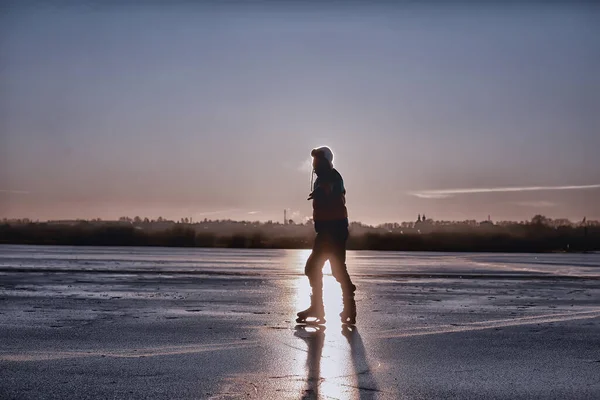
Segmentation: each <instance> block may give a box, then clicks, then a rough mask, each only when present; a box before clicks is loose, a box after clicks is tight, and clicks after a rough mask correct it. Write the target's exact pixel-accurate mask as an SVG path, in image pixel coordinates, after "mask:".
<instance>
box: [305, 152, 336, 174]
mask: <svg viewBox="0 0 600 400" xmlns="http://www.w3.org/2000/svg"><path fill="white" fill-rule="evenodd" d="M310 155H311V156H312V158H313V162H312V166H313V170H314V171H315V173H316V174H317V175H321V174H323V173H326V172H328V171H331V170H332V169H333V152H332V151H331V149H330V148H329V147H327V146H322V147H317V148H316V149H313V150H312V151H311V152H310Z"/></svg>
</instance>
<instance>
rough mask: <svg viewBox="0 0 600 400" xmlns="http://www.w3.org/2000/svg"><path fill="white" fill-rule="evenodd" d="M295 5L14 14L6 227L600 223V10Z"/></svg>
mask: <svg viewBox="0 0 600 400" xmlns="http://www.w3.org/2000/svg"><path fill="white" fill-rule="evenodd" d="M283 3H285V5H282V4H278V3H275V2H262V3H260V4H258V3H256V4H252V5H248V4H247V5H241V4H239V3H238V4H234V3H230V4H229V5H228V6H217V5H215V4H214V3H210V2H205V3H203V5H201V6H200V5H192V4H191V3H190V2H174V3H173V4H170V5H169V6H166V5H162V6H159V5H153V4H150V2H147V3H146V2H139V3H133V2H131V3H127V5H118V6H117V5H111V6H109V5H105V6H103V5H100V3H95V2H89V3H84V5H80V6H61V7H53V6H39V5H38V6H37V7H35V8H33V7H26V6H20V5H19V3H14V4H13V5H11V4H9V3H6V5H4V6H3V8H2V9H1V10H0V51H1V54H2V57H1V58H0V88H1V89H0V217H29V218H33V219H63V218H96V217H101V218H104V219H111V218H118V217H119V216H122V215H129V216H132V217H133V216H135V215H140V216H148V217H151V218H156V217H158V216H163V217H166V218H174V219H179V218H181V217H192V218H193V219H194V220H198V219H203V218H205V217H207V218H213V219H223V218H231V219H249V220H268V219H273V220H280V219H282V217H283V215H282V214H283V209H284V208H287V209H289V210H290V211H289V214H288V215H289V216H290V217H292V218H295V219H296V220H302V219H303V218H304V217H306V216H308V215H310V213H311V209H310V202H308V201H306V195H307V194H308V192H309V182H310V167H309V163H308V160H309V153H310V150H311V149H312V148H313V147H316V146H319V145H323V144H327V145H329V146H331V147H332V149H333V150H334V152H335V154H336V156H335V157H336V158H335V164H336V167H337V168H338V169H339V171H340V172H341V173H342V175H343V176H344V180H345V183H346V187H347V190H348V195H347V202H348V208H349V213H350V218H351V220H353V221H356V220H358V221H363V222H366V223H379V222H386V221H402V220H414V219H415V218H416V216H417V214H418V213H426V214H427V216H430V217H433V218H435V219H454V220H464V219H478V220H481V219H485V218H487V216H488V215H491V217H492V219H494V220H502V219H510V220H521V219H530V218H531V217H532V216H533V215H535V214H538V213H542V214H544V215H547V216H549V217H566V218H570V219H572V220H581V219H582V218H583V217H584V216H587V218H588V219H600V156H599V154H598V153H599V150H600V74H598V71H600V24H598V21H600V6H598V5H597V4H595V3H593V2H559V3H553V4H552V5H541V4H535V3H531V4H529V3H527V4H528V5H527V6H523V5H521V6H503V5H501V3H500V2H498V3H493V4H492V5H485V6H483V5H480V6H476V5H474V4H472V3H470V2H464V3H460V4H461V5H460V6H459V5H456V4H459V3H456V4H455V5H453V6H443V5H442V4H441V3H440V2H431V3H427V2H425V3H421V4H420V5H415V4H410V5H409V4H404V3H402V4H399V5H390V4H389V3H388V4H383V3H367V2H364V3H355V4H354V5H352V6H344V7H342V6H341V3H334V4H329V5H317V4H312V5H307V4H304V5H300V3H291V2H283ZM336 4H337V5H336Z"/></svg>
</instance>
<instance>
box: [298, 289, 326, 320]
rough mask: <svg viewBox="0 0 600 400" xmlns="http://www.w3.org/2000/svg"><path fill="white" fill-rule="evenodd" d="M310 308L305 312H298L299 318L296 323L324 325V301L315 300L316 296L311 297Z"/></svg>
mask: <svg viewBox="0 0 600 400" xmlns="http://www.w3.org/2000/svg"><path fill="white" fill-rule="evenodd" d="M310 303H311V304H310V307H308V308H307V309H306V310H304V311H300V312H298V314H297V315H298V318H296V322H298V323H304V324H316V325H320V324H324V323H325V322H326V321H325V307H324V306H323V301H322V300H318V299H316V300H315V297H314V296H311V301H310Z"/></svg>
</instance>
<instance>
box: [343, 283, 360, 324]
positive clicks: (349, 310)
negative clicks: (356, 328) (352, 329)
mask: <svg viewBox="0 0 600 400" xmlns="http://www.w3.org/2000/svg"><path fill="white" fill-rule="evenodd" d="M354 290H356V286H354V285H352V291H351V292H350V293H347V294H345V295H344V299H343V301H344V309H343V310H342V312H341V313H340V318H341V320H342V324H348V325H354V324H356V301H355V300H354Z"/></svg>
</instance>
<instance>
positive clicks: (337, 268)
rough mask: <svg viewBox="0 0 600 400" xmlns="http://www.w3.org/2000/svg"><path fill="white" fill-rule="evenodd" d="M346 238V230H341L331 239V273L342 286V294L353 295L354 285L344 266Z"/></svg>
mask: <svg viewBox="0 0 600 400" xmlns="http://www.w3.org/2000/svg"><path fill="white" fill-rule="evenodd" d="M347 240H348V232H347V231H341V232H340V233H339V234H337V235H336V237H334V238H333V240H332V249H331V258H330V259H329V263H330V264H331V273H332V275H333V277H334V278H335V280H336V281H338V282H339V283H340V285H341V286H342V294H343V295H344V297H346V296H354V291H355V290H356V286H354V284H353V283H352V279H350V275H349V274H348V269H347V267H346V241H347Z"/></svg>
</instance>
